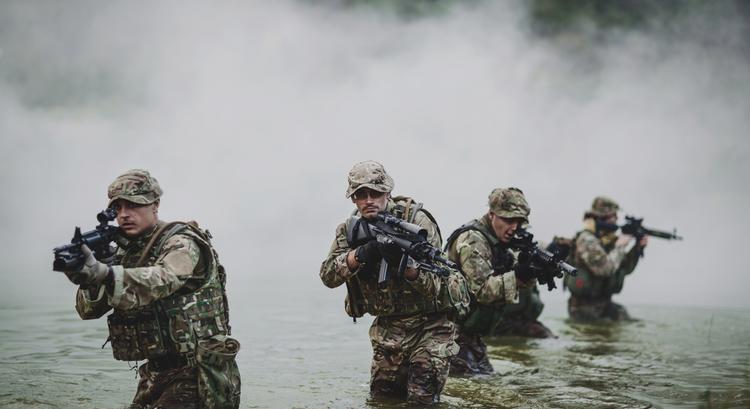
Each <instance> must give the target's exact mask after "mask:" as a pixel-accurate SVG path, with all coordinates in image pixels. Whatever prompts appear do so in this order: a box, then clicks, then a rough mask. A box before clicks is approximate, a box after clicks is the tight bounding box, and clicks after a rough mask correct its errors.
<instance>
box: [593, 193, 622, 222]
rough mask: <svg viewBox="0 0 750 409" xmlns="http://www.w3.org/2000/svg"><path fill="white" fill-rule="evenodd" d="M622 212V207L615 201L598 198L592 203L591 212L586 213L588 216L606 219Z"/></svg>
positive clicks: (603, 197) (607, 198) (605, 197)
mask: <svg viewBox="0 0 750 409" xmlns="http://www.w3.org/2000/svg"><path fill="white" fill-rule="evenodd" d="M618 210H620V205H618V204H617V202H615V201H614V200H612V199H611V198H609V197H607V196H597V197H595V198H594V201H593V202H591V210H589V211H588V212H586V215H587V216H588V215H591V216H594V217H606V216H609V215H612V214H616V213H617V211H618Z"/></svg>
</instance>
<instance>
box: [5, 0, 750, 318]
mask: <svg viewBox="0 0 750 409" xmlns="http://www.w3.org/2000/svg"><path fill="white" fill-rule="evenodd" d="M719 17H721V19H719V20H717V19H716V16H714V17H713V20H710V21H709V20H708V19H707V18H701V16H695V15H686V16H684V17H683V18H682V19H680V20H678V21H675V22H674V23H673V26H672V27H670V29H669V30H666V29H664V30H662V29H659V28H658V27H657V28H653V27H652V28H650V29H643V30H622V31H619V32H614V33H612V32H610V33H608V36H609V37H608V38H607V39H606V40H604V41H600V40H598V38H601V37H600V36H599V34H600V33H598V32H597V30H599V29H597V28H595V27H586V26H582V27H581V28H580V30H578V31H576V32H575V33H573V34H570V35H561V36H557V37H543V36H540V35H539V34H537V33H535V31H534V30H532V28H531V26H530V23H529V20H528V15H527V13H526V10H525V6H524V2H496V3H495V2H472V3H470V4H469V5H461V4H457V5H455V6H453V7H450V8H448V9H447V10H446V11H445V12H442V13H437V14H435V15H427V16H420V17H417V18H408V19H405V18H402V17H399V16H398V15H395V14H393V13H390V12H388V11H384V10H381V9H378V8H371V7H344V6H340V5H339V4H337V3H328V2H326V3H320V4H313V3H312V2H294V1H274V2H261V1H256V2H222V3H220V4H211V5H209V4H204V3H197V2H196V3H183V2H179V3H178V2H160V3H156V4H154V3H139V4H136V3H131V2H106V3H102V2H93V1H92V2H75V3H64V4H63V3H55V2H48V3H43V2H5V3H3V4H2V5H0V157H1V158H2V160H0V169H1V172H0V178H1V179H0V180H1V181H2V186H3V191H4V194H3V195H2V197H0V227H2V230H3V232H4V234H3V235H2V237H1V238H0V249H2V250H0V255H2V259H3V260H4V263H3V275H2V277H3V278H4V282H3V285H2V286H1V289H0V296H1V297H2V302H1V303H2V304H3V305H6V306H8V305H18V304H28V303H36V304H42V303H44V304H66V303H69V304H70V305H72V303H73V298H74V291H75V288H74V287H73V285H71V284H70V283H69V282H68V281H67V280H66V279H65V277H64V276H63V275H62V274H60V273H56V272H52V271H51V261H52V253H51V249H52V248H53V247H55V246H58V245H61V244H64V243H66V242H68V241H69V240H70V238H71V236H72V233H73V229H74V227H75V226H81V227H82V228H83V229H89V228H91V227H93V225H94V224H95V222H96V219H95V214H96V213H97V212H98V211H99V210H101V209H102V208H103V207H104V206H105V205H106V203H107V197H106V188H107V186H108V184H109V183H110V182H111V181H112V180H114V178H115V177H116V176H117V175H119V174H121V173H122V172H124V171H126V170H128V169H131V168H146V169H148V170H150V171H151V173H152V175H154V176H155V177H156V178H157V179H158V180H159V182H160V184H161V186H162V188H163V190H164V195H163V197H162V200H161V206H160V216H161V218H162V219H164V220H167V221H170V220H191V219H195V220H197V221H198V222H199V223H200V224H201V225H202V226H204V227H207V228H208V229H209V230H210V231H211V232H212V234H213V235H214V244H215V245H216V247H217V249H218V251H219V254H220V258H221V260H222V262H223V264H224V265H225V266H226V267H227V270H228V274H229V278H228V281H229V291H230V302H239V303H242V304H243V305H246V306H248V308H251V307H252V303H253V297H254V296H255V295H258V294H266V297H268V294H278V295H279V297H280V298H282V297H286V296H288V295H289V294H290V293H294V294H296V295H295V297H298V298H299V297H301V298H303V299H310V300H313V299H333V298H336V302H338V300H342V299H343V292H341V291H337V292H336V294H334V293H333V292H331V291H330V290H328V289H327V288H325V287H324V286H323V285H322V284H321V283H320V280H319V278H318V270H319V266H320V262H321V261H322V260H323V258H324V257H325V256H326V253H327V251H328V247H329V246H330V243H331V241H332V240H333V234H334V229H335V227H336V225H337V224H338V223H340V222H342V221H343V220H344V219H345V218H346V217H347V216H348V214H349V213H350V212H351V210H352V209H353V205H352V203H351V201H349V200H348V199H346V198H345V196H344V192H345V189H346V175H347V172H348V170H349V169H350V168H351V166H352V165H353V164H354V163H356V162H359V161H362V160H368V159H373V160H377V161H379V162H381V163H383V164H384V166H385V168H386V169H387V171H388V172H389V173H390V174H391V176H392V177H393V178H394V180H395V189H394V194H400V195H408V196H411V197H413V198H415V199H416V200H418V201H420V202H424V204H425V207H426V208H427V209H429V210H430V211H431V212H432V213H433V214H434V215H435V217H436V218H437V220H438V222H439V223H440V227H441V229H442V231H443V235H444V237H447V235H448V234H449V233H450V232H451V231H452V230H453V229H454V228H456V227H458V226H459V225H461V224H462V223H464V222H466V221H468V220H470V219H473V218H477V217H480V216H481V215H482V214H483V213H484V212H486V210H487V196H488V194H489V193H490V191H491V190H492V189H493V188H495V187H500V186H517V187H519V188H521V189H522V190H523V191H524V192H525V194H526V196H527V198H528V201H529V203H530V205H531V209H532V211H531V224H532V231H533V232H534V233H535V235H536V237H537V238H539V239H542V240H549V239H551V238H552V236H554V235H564V236H572V235H573V234H574V233H575V232H576V231H577V230H579V229H580V228H581V218H582V215H583V212H584V211H585V210H586V209H587V208H588V207H589V206H590V204H591V201H592V199H593V198H594V197H595V196H597V195H602V194H603V195H608V196H611V197H613V198H615V199H616V200H618V201H619V202H620V204H621V206H622V207H623V210H624V212H623V214H633V215H637V216H641V217H644V218H645V220H644V224H645V225H647V226H649V227H654V228H659V229H664V230H671V229H672V228H673V227H677V228H678V233H679V234H680V235H682V236H684V237H685V240H684V241H682V242H666V241H661V240H658V239H653V240H651V242H650V245H649V246H648V247H647V248H646V252H645V253H646V254H645V258H644V259H642V260H641V264H640V265H639V267H638V268H637V270H636V271H635V273H634V274H633V275H632V276H630V277H629V278H628V279H627V282H626V285H625V288H624V291H623V293H622V294H620V295H619V296H618V297H617V299H618V300H619V301H620V302H623V303H625V304H626V305H628V304H640V305H652V304H653V305H674V306H683V305H693V306H718V307H731V308H748V307H750V297H747V296H745V292H746V288H748V287H750V274H748V273H750V271H748V267H747V266H746V265H745V263H744V262H742V261H741V260H742V258H741V257H740V256H741V255H742V254H744V251H745V248H746V247H747V246H746V244H745V242H744V240H745V237H746V234H745V232H746V231H748V228H750V223H748V217H747V216H746V214H745V209H744V208H745V206H746V204H747V203H748V199H749V198H750V189H749V188H748V182H747V180H746V178H747V177H748V175H750V165H749V161H748V159H750V142H749V141H748V129H750V69H749V65H748V61H750V59H749V58H748V52H747V44H746V41H747V36H746V35H747V32H748V31H747V26H746V23H745V21H744V20H742V19H741V18H740V17H738V16H737V15H736V14H733V13H731V10H727V12H726V13H724V14H722V15H721V16H719ZM338 290H341V289H338ZM566 296H567V294H563V293H561V292H559V291H556V292H553V293H547V292H546V291H543V294H542V297H543V299H544V300H545V302H547V303H548V304H556V305H562V304H563V303H564V299H565V298H566ZM233 299H236V300H239V299H242V301H231V300H233ZM342 303H343V302H342ZM342 316H343V314H342Z"/></svg>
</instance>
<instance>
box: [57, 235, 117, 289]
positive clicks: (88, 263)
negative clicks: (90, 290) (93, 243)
mask: <svg viewBox="0 0 750 409" xmlns="http://www.w3.org/2000/svg"><path fill="white" fill-rule="evenodd" d="M81 252H82V253H83V255H84V256H85V257H86V260H85V261H84V263H83V267H81V269H80V270H79V271H66V272H65V275H66V276H67V277H68V280H70V281H71V282H72V283H73V284H78V285H80V286H82V287H98V286H99V285H101V284H102V283H103V282H104V280H105V279H106V278H107V275H108V274H109V266H108V265H106V264H104V263H101V262H99V261H97V259H96V257H94V253H92V252H91V249H90V248H89V247H88V246H87V245H85V244H81Z"/></svg>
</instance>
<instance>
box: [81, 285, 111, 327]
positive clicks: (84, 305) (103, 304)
mask: <svg viewBox="0 0 750 409" xmlns="http://www.w3.org/2000/svg"><path fill="white" fill-rule="evenodd" d="M111 309H112V306H111V305H109V304H108V303H107V297H106V296H105V291H104V286H103V285H102V286H99V287H97V288H96V289H91V290H89V289H83V288H80V287H79V288H78V292H77V293H76V311H78V316H80V317H81V319H83V320H92V319H96V318H99V317H101V316H102V315H104V314H106V313H107V311H109V310H111Z"/></svg>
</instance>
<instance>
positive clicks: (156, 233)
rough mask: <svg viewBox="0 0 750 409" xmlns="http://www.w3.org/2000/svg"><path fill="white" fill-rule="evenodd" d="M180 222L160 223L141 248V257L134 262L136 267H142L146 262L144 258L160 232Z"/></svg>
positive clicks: (159, 235)
mask: <svg viewBox="0 0 750 409" xmlns="http://www.w3.org/2000/svg"><path fill="white" fill-rule="evenodd" d="M180 223H182V222H169V223H165V224H163V225H161V226H160V227H159V228H158V229H157V230H156V232H154V235H153V236H151V240H149V241H148V244H146V247H145V248H144V249H143V252H142V253H141V257H140V258H139V259H138V262H137V263H135V266H136V267H143V263H145V262H146V259H147V258H148V255H149V254H150V253H151V249H152V248H153V247H154V244H156V241H157V240H158V239H159V238H160V237H161V236H162V234H163V233H164V232H165V231H166V230H167V229H168V228H170V227H174V226H175V225H178V224H180Z"/></svg>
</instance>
